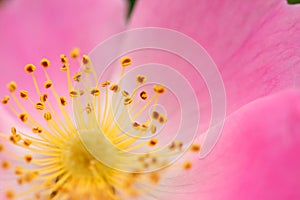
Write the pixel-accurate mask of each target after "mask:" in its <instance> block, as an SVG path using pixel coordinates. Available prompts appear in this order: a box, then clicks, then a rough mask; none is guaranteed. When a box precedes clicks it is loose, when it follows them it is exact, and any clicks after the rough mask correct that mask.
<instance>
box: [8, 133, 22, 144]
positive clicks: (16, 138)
mask: <svg viewBox="0 0 300 200" xmlns="http://www.w3.org/2000/svg"><path fill="white" fill-rule="evenodd" d="M21 139H22V137H21V135H18V134H17V135H11V136H10V137H9V140H10V141H11V142H12V143H14V144H16V143H18V142H19V141H20V140H21Z"/></svg>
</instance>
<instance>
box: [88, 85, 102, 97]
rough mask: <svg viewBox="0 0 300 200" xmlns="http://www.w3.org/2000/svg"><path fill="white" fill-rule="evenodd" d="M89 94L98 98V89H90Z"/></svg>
mask: <svg viewBox="0 0 300 200" xmlns="http://www.w3.org/2000/svg"><path fill="white" fill-rule="evenodd" d="M90 93H91V95H93V96H99V95H100V90H99V88H96V87H95V88H92V89H91V90H90Z"/></svg>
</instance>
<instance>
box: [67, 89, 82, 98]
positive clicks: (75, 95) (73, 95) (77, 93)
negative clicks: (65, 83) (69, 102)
mask: <svg viewBox="0 0 300 200" xmlns="http://www.w3.org/2000/svg"><path fill="white" fill-rule="evenodd" d="M69 95H70V97H79V95H80V93H79V92H78V91H76V90H71V91H70V92H69Z"/></svg>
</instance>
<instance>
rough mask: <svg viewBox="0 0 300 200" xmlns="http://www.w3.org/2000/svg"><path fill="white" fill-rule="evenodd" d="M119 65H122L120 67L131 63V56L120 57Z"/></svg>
mask: <svg viewBox="0 0 300 200" xmlns="http://www.w3.org/2000/svg"><path fill="white" fill-rule="evenodd" d="M121 65H122V67H127V66H129V65H131V58H130V57H127V56H126V57H123V58H121Z"/></svg>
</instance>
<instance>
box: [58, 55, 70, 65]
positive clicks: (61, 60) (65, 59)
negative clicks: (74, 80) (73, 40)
mask: <svg viewBox="0 0 300 200" xmlns="http://www.w3.org/2000/svg"><path fill="white" fill-rule="evenodd" d="M60 62H61V63H62V64H67V63H68V58H67V56H66V55H64V54H61V55H60Z"/></svg>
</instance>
